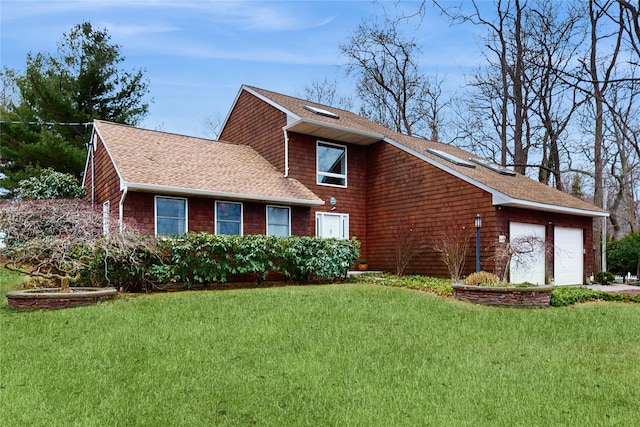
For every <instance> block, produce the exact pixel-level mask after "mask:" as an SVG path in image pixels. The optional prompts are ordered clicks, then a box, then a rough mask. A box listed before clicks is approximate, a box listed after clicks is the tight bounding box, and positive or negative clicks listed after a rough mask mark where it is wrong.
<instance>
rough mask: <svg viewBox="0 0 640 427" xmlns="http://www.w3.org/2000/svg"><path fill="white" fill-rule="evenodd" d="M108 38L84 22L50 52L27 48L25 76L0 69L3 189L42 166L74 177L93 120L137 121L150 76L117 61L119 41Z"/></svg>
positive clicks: (144, 111)
mask: <svg viewBox="0 0 640 427" xmlns="http://www.w3.org/2000/svg"><path fill="white" fill-rule="evenodd" d="M110 38H111V37H110V36H109V34H108V33H107V30H106V29H102V30H100V29H95V28H94V27H93V26H92V25H91V24H90V23H89V22H83V23H81V24H78V25H76V26H74V27H73V28H72V29H71V31H70V32H69V33H67V34H64V35H63V37H62V39H61V41H60V42H59V43H58V48H57V51H56V53H55V55H52V54H49V53H37V54H35V55H33V54H31V53H29V54H28V55H27V58H26V66H25V72H24V74H22V75H18V74H16V73H15V72H13V71H12V70H4V71H3V75H2V80H3V82H2V83H3V91H2V102H1V104H0V126H1V128H0V167H1V168H2V173H3V174H4V175H5V179H4V180H3V181H0V182H1V186H2V187H5V188H7V189H11V190H13V189H15V188H16V186H17V183H18V182H19V181H20V180H22V179H25V178H28V177H30V176H35V175H38V174H39V173H40V172H41V170H42V169H46V168H52V169H54V170H56V171H58V172H64V173H71V174H73V175H75V176H76V177H80V175H81V174H82V172H83V169H84V162H85V158H86V146H87V144H88V142H89V137H90V134H91V132H90V131H91V126H90V123H91V121H92V120H93V119H101V120H109V121H112V122H116V123H125V124H130V125H136V124H138V123H139V122H140V121H141V120H142V119H143V118H144V117H145V116H146V114H147V113H148V108H149V104H148V102H147V101H146V100H145V98H146V96H147V94H148V80H147V79H146V78H145V77H144V74H143V71H142V70H132V71H130V70H125V69H123V68H122V67H121V65H122V63H123V62H124V59H125V58H124V57H123V56H122V53H121V47H120V46H119V45H117V44H113V43H111V41H110Z"/></svg>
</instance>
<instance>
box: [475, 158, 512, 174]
mask: <svg viewBox="0 0 640 427" xmlns="http://www.w3.org/2000/svg"><path fill="white" fill-rule="evenodd" d="M469 160H471V161H472V162H473V163H477V164H479V165H480V166H484V167H485V168H487V169H491V170H492V171H494V172H497V173H499V174H500V175H508V176H516V173H515V172H514V171H512V170H511V169H507V168H505V167H504V166H501V165H499V164H497V163H494V162H492V161H491V160H487V159H474V158H469Z"/></svg>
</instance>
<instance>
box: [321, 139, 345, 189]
mask: <svg viewBox="0 0 640 427" xmlns="http://www.w3.org/2000/svg"><path fill="white" fill-rule="evenodd" d="M316 157H317V159H316V161H317V170H318V180H317V182H318V184H321V185H333V186H336V187H346V186H347V147H345V146H343V145H336V144H329V143H326V142H318V146H317V149H316Z"/></svg>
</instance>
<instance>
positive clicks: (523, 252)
mask: <svg viewBox="0 0 640 427" xmlns="http://www.w3.org/2000/svg"><path fill="white" fill-rule="evenodd" d="M509 244H510V245H511V248H512V250H515V251H516V252H518V253H516V254H514V255H513V257H512V258H511V264H510V266H509V281H510V282H511V283H524V282H528V283H533V284H535V285H544V283H545V259H544V257H545V251H544V247H545V227H544V225H536V224H524V223H520V222H512V223H511V224H509Z"/></svg>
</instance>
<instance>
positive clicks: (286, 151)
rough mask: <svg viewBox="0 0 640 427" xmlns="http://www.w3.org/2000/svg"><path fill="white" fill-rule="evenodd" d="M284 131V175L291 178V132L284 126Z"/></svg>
mask: <svg viewBox="0 0 640 427" xmlns="http://www.w3.org/2000/svg"><path fill="white" fill-rule="evenodd" d="M282 132H284V177H285V178H289V132H287V127H286V126H285V127H283V128H282Z"/></svg>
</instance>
